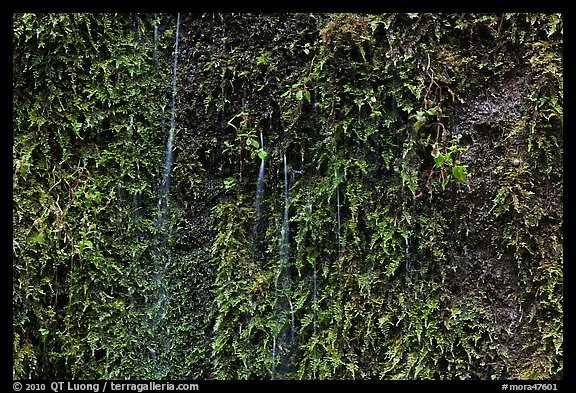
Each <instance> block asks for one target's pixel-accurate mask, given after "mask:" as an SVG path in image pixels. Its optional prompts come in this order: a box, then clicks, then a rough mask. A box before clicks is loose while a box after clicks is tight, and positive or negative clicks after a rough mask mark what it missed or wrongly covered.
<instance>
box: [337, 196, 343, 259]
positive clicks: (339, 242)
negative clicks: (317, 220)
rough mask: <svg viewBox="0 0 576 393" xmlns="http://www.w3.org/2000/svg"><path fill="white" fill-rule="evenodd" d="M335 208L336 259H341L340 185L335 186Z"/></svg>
mask: <svg viewBox="0 0 576 393" xmlns="http://www.w3.org/2000/svg"><path fill="white" fill-rule="evenodd" d="M336 208H337V217H336V218H337V226H338V259H340V258H342V242H341V240H340V185H338V186H336Z"/></svg>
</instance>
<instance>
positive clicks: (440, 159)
mask: <svg viewBox="0 0 576 393" xmlns="http://www.w3.org/2000/svg"><path fill="white" fill-rule="evenodd" d="M445 159H446V156H445V155H444V154H442V153H438V154H436V157H434V162H435V163H436V168H441V167H442V165H444V160H445Z"/></svg>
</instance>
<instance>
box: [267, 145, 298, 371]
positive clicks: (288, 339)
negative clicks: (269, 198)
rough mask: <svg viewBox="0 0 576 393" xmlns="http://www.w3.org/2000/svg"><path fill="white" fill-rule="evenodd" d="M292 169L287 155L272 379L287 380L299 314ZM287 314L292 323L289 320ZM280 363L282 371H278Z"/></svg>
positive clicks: (276, 284)
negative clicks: (294, 294)
mask: <svg viewBox="0 0 576 393" xmlns="http://www.w3.org/2000/svg"><path fill="white" fill-rule="evenodd" d="M288 203H289V197H288V168H287V163H286V154H285V153H284V217H283V219H282V229H281V236H280V266H279V268H278V272H277V274H276V279H275V283H274V286H275V298H276V307H275V308H276V317H277V328H276V330H275V332H274V339H273V344H272V345H273V347H272V371H271V377H272V379H276V378H277V377H280V378H283V377H285V376H286V375H287V374H288V373H290V372H291V369H292V367H293V364H292V356H293V351H294V346H295V339H296V338H295V315H294V313H295V311H294V305H293V303H292V300H291V298H290V287H291V279H290V271H289V268H290V265H289V259H290V258H289V257H290V255H289V254H290V252H289V249H290V239H289V230H290V228H289V216H288ZM286 313H288V314H289V316H290V320H289V321H288V322H287V321H286V320H285V317H284V316H285V315H286ZM276 363H278V366H279V370H277V368H276Z"/></svg>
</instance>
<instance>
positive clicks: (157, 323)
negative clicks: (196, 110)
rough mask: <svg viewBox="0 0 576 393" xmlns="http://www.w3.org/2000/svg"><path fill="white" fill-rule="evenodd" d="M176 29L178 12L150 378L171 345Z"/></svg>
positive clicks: (159, 372)
mask: <svg viewBox="0 0 576 393" xmlns="http://www.w3.org/2000/svg"><path fill="white" fill-rule="evenodd" d="M179 31H180V14H178V15H177V18H176V40H175V45H174V70H173V74H172V99H171V111H172V113H171V119H170V130H169V133H168V140H167V142H166V158H165V162H164V173H163V177H162V183H161V185H160V199H159V201H158V214H157V217H156V220H155V227H156V229H157V230H158V231H157V235H156V238H155V242H156V248H157V254H156V255H154V256H153V264H154V265H153V266H154V277H153V287H154V288H156V291H155V293H153V295H152V299H151V300H152V302H151V304H149V305H148V307H149V310H148V311H147V314H148V315H149V316H150V320H149V323H150V331H152V332H154V334H155V336H156V337H159V338H160V340H159V341H157V342H155V343H153V344H152V345H151V346H150V353H151V360H150V361H151V363H152V376H151V377H152V378H155V379H160V378H163V377H165V376H166V375H167V374H168V372H169V371H170V364H169V361H168V358H169V351H170V346H171V338H170V335H169V334H168V333H167V332H166V331H165V330H166V328H167V327H166V310H167V303H168V302H169V298H170V294H169V292H168V290H167V282H166V277H165V273H166V269H168V268H169V266H170V252H169V251H170V250H169V249H167V247H169V242H170V234H171V230H170V229H171V228H170V226H168V228H166V225H165V224H166V221H167V219H168V214H169V191H170V174H171V171H172V165H173V160H174V158H173V145H174V135H175V126H176V92H177V89H176V71H177V67H178V39H179Z"/></svg>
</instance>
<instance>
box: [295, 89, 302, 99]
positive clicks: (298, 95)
mask: <svg viewBox="0 0 576 393" xmlns="http://www.w3.org/2000/svg"><path fill="white" fill-rule="evenodd" d="M296 99H297V100H298V101H300V100H301V99H302V90H298V91H297V92H296Z"/></svg>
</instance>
